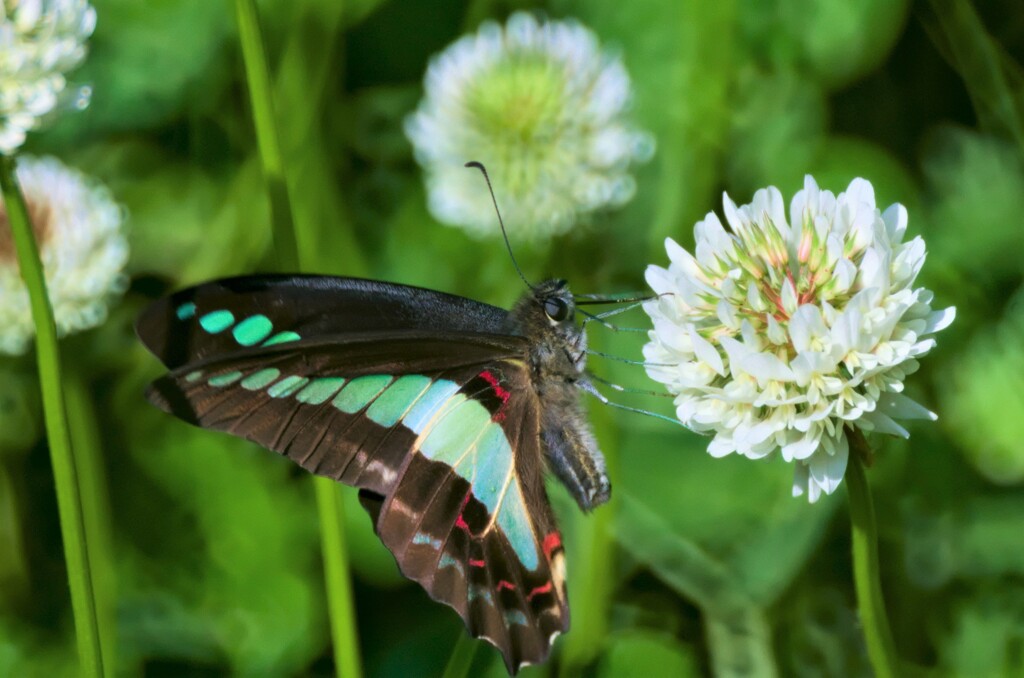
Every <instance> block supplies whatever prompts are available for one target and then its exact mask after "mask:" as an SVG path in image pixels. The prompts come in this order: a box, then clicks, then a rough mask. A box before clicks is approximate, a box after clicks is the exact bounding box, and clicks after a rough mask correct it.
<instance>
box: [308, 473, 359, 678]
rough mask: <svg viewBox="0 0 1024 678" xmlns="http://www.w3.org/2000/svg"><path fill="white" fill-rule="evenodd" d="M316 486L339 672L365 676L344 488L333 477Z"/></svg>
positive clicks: (350, 676)
mask: <svg viewBox="0 0 1024 678" xmlns="http://www.w3.org/2000/svg"><path fill="white" fill-rule="evenodd" d="M313 486H314V487H315V488H316V505H317V509H318V511H319V513H320V538H321V540H322V542H323V557H324V574H325V576H326V578H327V593H328V596H327V605H328V610H329V613H330V618H331V632H332V635H333V636H334V668H335V673H337V675H339V676H346V678H357V677H358V676H360V675H362V670H361V668H360V664H359V645H358V643H357V642H356V631H357V629H356V624H355V609H354V606H353V605H352V579H351V577H350V575H349V565H348V548H347V545H346V543H345V529H344V514H343V512H342V504H341V496H340V495H339V491H340V490H341V488H340V487H338V483H336V482H334V481H333V480H331V479H330V478H315V479H314V481H313Z"/></svg>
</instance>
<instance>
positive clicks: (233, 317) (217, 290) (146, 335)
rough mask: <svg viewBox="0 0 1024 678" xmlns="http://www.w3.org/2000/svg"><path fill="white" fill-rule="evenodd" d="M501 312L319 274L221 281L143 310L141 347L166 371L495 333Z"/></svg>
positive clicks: (444, 296)
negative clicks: (258, 350) (283, 350)
mask: <svg viewBox="0 0 1024 678" xmlns="http://www.w3.org/2000/svg"><path fill="white" fill-rule="evenodd" d="M507 317H508V312H507V311H505V310H504V309H501V308H498V307H496V306H490V305H488V304H483V303H480V302H478V301H473V300H472V299H466V298H465V297H458V296H454V295H451V294H445V293H443V292H437V291H434V290H428V289H423V288H420V287H410V286H407V285H395V284H392V283H385V282H379V281H376V280H363V279H361V278H343V277H334V276H321V275H259V276H243V277H238V278H225V279H222V280H215V281H212V282H208V283H205V284H202V285H197V286H196V287H191V288H188V289H185V290H181V291H180V292H177V293H175V294H172V295H171V296H169V297H166V298H164V299H161V300H159V301H156V302H154V303H153V304H152V305H150V306H149V307H148V308H147V309H146V310H145V311H144V312H143V313H142V315H141V316H140V317H139V319H138V321H137V322H136V332H137V333H138V335H139V338H140V339H142V342H143V343H144V344H145V345H146V348H148V349H149V350H150V351H151V352H152V353H153V354H154V355H155V356H156V357H157V358H159V359H160V360H161V361H162V362H163V363H164V365H166V366H167V367H169V368H175V367H180V366H182V365H185V364H188V363H192V362H195V361H197V360H202V359H205V358H210V357H212V356H216V355H225V354H228V353H233V352H235V351H237V350H238V349H239V348H243V347H248V346H274V345H277V344H282V343H288V342H291V341H298V340H301V339H306V338H319V337H325V336H334V335H339V334H355V333H358V332H388V331H400V332H408V331H412V330H440V331H446V332H455V333H459V332H470V333H478V332H485V333H492V334H501V333H504V332H506V331H507V329H506V327H505V324H506V319H507Z"/></svg>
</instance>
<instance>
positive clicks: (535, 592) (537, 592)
mask: <svg viewBox="0 0 1024 678" xmlns="http://www.w3.org/2000/svg"><path fill="white" fill-rule="evenodd" d="M551 588H552V587H551V582H548V583H547V584H544V586H538V587H537V588H535V589H533V590H532V591H530V595H528V596H526V599H527V600H533V597H534V596H539V595H540V594H542V593H550V592H551Z"/></svg>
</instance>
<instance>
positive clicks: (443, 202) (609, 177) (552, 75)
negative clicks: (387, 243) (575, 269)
mask: <svg viewBox="0 0 1024 678" xmlns="http://www.w3.org/2000/svg"><path fill="white" fill-rule="evenodd" d="M425 90H426V93H425V96H424V99H423V101H422V102H421V103H420V105H419V108H418V109H417V110H416V112H415V113H413V114H412V115H411V116H409V118H408V119H407V120H406V125H405V130H406V135H407V136H408V137H409V139H410V141H411V142H412V144H413V147H414V150H415V153H416V158H417V160H418V161H419V163H420V165H421V166H422V167H423V169H424V170H425V173H426V182H427V188H428V194H429V195H428V201H429V205H430V209H431V211H432V212H433V213H434V215H435V216H436V217H437V218H438V219H439V220H441V221H443V222H447V223H451V224H455V225H458V226H461V227H462V228H464V229H466V230H467V231H469V232H470V233H474V234H494V233H497V229H496V224H495V216H494V207H493V206H492V204H491V199H490V196H489V195H488V194H487V191H486V189H484V188H483V186H482V185H481V183H480V177H479V176H478V175H476V174H475V173H472V172H469V171H467V170H466V169H465V168H464V167H463V165H464V164H465V163H466V161H468V160H478V161H481V162H483V163H484V164H485V165H486V166H487V167H488V168H489V171H490V172H491V176H492V178H493V180H494V191H495V194H496V196H497V200H498V204H499V205H501V210H502V214H503V215H504V218H505V223H506V225H507V226H508V228H509V230H510V231H511V232H514V233H518V234H521V235H524V236H526V237H528V238H544V237H549V236H552V235H556V234H559V233H564V232H566V231H568V230H569V229H570V228H571V227H572V226H573V225H574V224H575V223H576V221H577V220H578V219H579V218H581V217H582V216H584V215H587V214H589V213H592V212H594V211H596V210H599V209H602V208H607V207H615V206H619V205H622V204H624V203H626V202H627V201H628V200H629V199H630V198H631V197H632V196H633V193H634V192H635V190H636V185H635V182H634V181H633V178H632V176H631V175H630V174H629V171H628V170H629V167H630V165H631V164H632V163H634V162H637V161H642V160H646V159H647V158H649V156H650V155H651V153H652V152H653V141H652V140H651V138H650V136H649V135H647V134H644V133H641V132H640V131H638V130H637V129H635V128H634V127H632V126H631V125H630V123H629V122H628V120H627V118H626V111H627V108H628V106H629V102H630V99H631V85H630V80H629V75H628V74H627V73H626V69H625V67H624V66H623V64H622V61H621V60H619V59H618V58H615V57H612V56H610V55H608V54H607V53H605V52H602V51H601V49H600V46H599V45H598V41H597V38H596V36H595V35H594V34H593V33H592V32H591V31H590V30H589V29H587V28H585V27H584V26H582V25H580V24H579V23H577V22H575V21H549V22H544V23H542V22H539V21H538V20H537V19H535V18H534V17H533V16H531V15H529V14H526V13H517V14H514V15H512V17H511V18H510V19H509V20H508V23H507V24H506V25H505V26H504V27H501V26H499V25H498V24H496V23H493V22H487V23H484V24H483V25H482V26H481V27H480V30H479V31H478V32H477V33H476V34H475V35H467V36H464V37H462V38H461V39H459V40H458V41H456V42H455V43H454V44H452V45H451V46H449V47H448V48H447V49H446V50H444V51H443V52H442V53H441V54H439V55H437V56H436V57H434V59H433V60H432V61H431V64H430V66H429V68H428V70H427V74H426V79H425Z"/></svg>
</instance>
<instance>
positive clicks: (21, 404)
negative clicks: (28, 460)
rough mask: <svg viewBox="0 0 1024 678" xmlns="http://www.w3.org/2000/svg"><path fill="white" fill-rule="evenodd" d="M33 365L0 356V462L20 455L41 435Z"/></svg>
mask: <svg viewBox="0 0 1024 678" xmlns="http://www.w3.org/2000/svg"><path fill="white" fill-rule="evenodd" d="M34 367H35V366H34V365H32V364H31V363H29V362H28V361H22V360H12V359H9V358H3V359H0V462H3V461H4V460H6V459H10V458H12V457H14V456H20V455H21V454H22V453H23V452H24V451H25V450H27V449H29V448H30V447H32V446H33V445H35V444H36V443H37V442H39V438H40V437H41V436H42V423H43V421H42V412H41V411H40V402H41V401H40V399H39V377H38V375H37V373H36V372H35V369H34Z"/></svg>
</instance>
